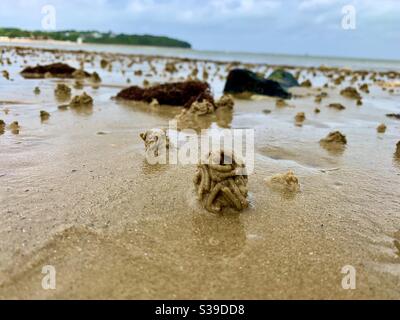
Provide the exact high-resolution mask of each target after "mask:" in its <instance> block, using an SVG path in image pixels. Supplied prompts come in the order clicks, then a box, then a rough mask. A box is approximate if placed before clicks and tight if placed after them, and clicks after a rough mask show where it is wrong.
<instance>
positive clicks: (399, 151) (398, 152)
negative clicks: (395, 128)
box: [394, 141, 400, 158]
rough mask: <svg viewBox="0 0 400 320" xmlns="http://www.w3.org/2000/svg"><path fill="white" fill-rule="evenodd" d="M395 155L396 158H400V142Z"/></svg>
mask: <svg viewBox="0 0 400 320" xmlns="http://www.w3.org/2000/svg"><path fill="white" fill-rule="evenodd" d="M394 155H395V157H396V158H400V141H399V142H397V145H396V152H395V154H394Z"/></svg>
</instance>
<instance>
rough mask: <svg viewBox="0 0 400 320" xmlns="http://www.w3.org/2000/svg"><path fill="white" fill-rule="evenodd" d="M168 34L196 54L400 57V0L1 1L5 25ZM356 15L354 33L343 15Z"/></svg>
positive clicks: (0, 23)
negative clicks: (52, 21) (52, 13)
mask: <svg viewBox="0 0 400 320" xmlns="http://www.w3.org/2000/svg"><path fill="white" fill-rule="evenodd" d="M48 4H50V5H53V6H54V7H55V9H56V18H57V20H56V22H57V29H58V30H64V29H79V30H100V31H109V30H112V31H114V32H125V33H139V34H143V33H147V34H156V35H167V36H171V37H176V38H179V39H182V40H187V41H189V42H190V43H191V44H192V45H193V47H194V48H195V49H204V50H223V51H246V52H266V53H277V54H279V53H284V54H309V55H324V56H326V55H327V56H345V57H349V56H350V57H367V58H385V59H400V0H68V1H67V0H2V1H0V26H1V27H19V28H27V29H35V30H36V29H41V25H42V23H41V21H42V18H43V14H42V13H41V10H42V7H43V6H44V5H48ZM346 5H353V6H354V8H355V9H356V29H355V30H344V29H343V28H342V19H343V16H344V15H343V13H342V9H343V7H344V6H346Z"/></svg>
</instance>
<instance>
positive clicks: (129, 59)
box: [0, 45, 400, 299]
mask: <svg viewBox="0 0 400 320" xmlns="http://www.w3.org/2000/svg"><path fill="white" fill-rule="evenodd" d="M67 49H68V48H66V49H65V50H61V49H43V50H42V49H39V48H29V47H23V48H22V47H13V46H9V45H8V46H3V47H2V50H3V52H2V56H1V61H2V62H3V65H1V66H0V70H7V72H8V73H9V79H6V78H5V77H1V78H0V119H2V120H4V122H5V123H6V124H7V125H8V124H10V123H12V122H13V121H18V123H19V125H20V129H19V132H18V134H15V132H12V130H9V129H8V128H7V129H6V130H5V131H4V133H3V134H0V215H1V223H0V243H1V249H0V298H1V299H5V298H11V299H21V298H22V299H29V298H34V299H76V298H79V299H81V298H84V299H354V298H357V299H373V298H377V299H386V298H389V299H399V298H400V264H399V263H400V246H399V243H400V187H399V186H400V159H399V158H398V157H397V156H396V155H395V151H396V144H397V143H398V141H399V140H400V121H399V120H397V119H395V118H393V117H392V118H389V117H387V116H386V115H387V114H392V113H399V110H400V109H399V98H400V86H398V81H399V78H398V74H397V75H396V76H395V77H397V78H395V79H391V78H390V74H388V71H389V70H387V69H385V70H382V69H379V70H376V69H374V66H371V68H370V69H368V70H365V71H366V75H365V76H364V78H362V77H361V76H358V77H357V79H356V80H355V81H353V82H351V79H352V77H353V76H354V72H355V71H356V70H354V69H353V70H348V69H347V68H348V66H345V65H344V66H343V67H346V69H336V68H335V69H332V70H326V69H327V68H319V66H315V67H311V66H304V67H301V66H285V68H286V70H287V71H289V72H292V73H293V74H295V73H298V75H299V82H303V81H304V80H307V79H309V80H310V81H311V82H312V86H311V87H310V88H306V87H297V88H292V89H290V91H291V93H292V95H293V98H292V99H290V100H288V101H287V104H288V105H287V106H285V107H277V105H276V104H277V99H276V98H272V97H260V96H253V97H252V98H249V99H235V106H234V109H233V110H232V111H231V112H230V113H229V112H228V113H227V114H223V115H222V116H221V117H217V118H210V119H208V118H206V119H204V121H202V122H200V123H197V125H198V126H199V127H201V128H204V129H210V128H217V129H222V128H232V129H236V128H241V129H246V128H251V129H255V172H254V173H253V174H252V175H250V176H249V181H248V189H249V201H250V206H249V208H248V209H246V210H245V211H244V212H242V213H240V214H234V215H232V214H231V215H226V214H225V215H217V214H213V213H209V212H207V211H206V210H205V209H204V208H203V207H202V206H201V204H200V203H199V201H198V200H197V197H196V192H195V188H194V184H193V176H194V175H195V172H196V166H194V165H188V166H183V165H165V166H151V165H149V164H148V163H147V162H146V160H145V151H144V147H143V141H142V140H141V138H140V133H142V132H144V131H146V130H149V129H152V128H165V127H167V126H168V122H169V121H170V120H171V119H173V118H174V117H175V116H177V115H178V114H179V113H180V112H181V108H180V107H171V106H149V105H148V104H146V103H142V102H121V101H117V100H115V99H111V98H112V97H115V96H116V95H117V94H118V92H119V91H120V90H121V89H123V88H126V87H128V86H130V85H140V86H142V85H144V80H147V81H148V83H149V84H150V85H152V84H156V83H164V82H171V81H183V80H185V79H187V78H188V77H189V76H190V75H191V74H192V73H193V69H194V67H196V68H197V69H198V70H199V72H198V77H199V78H201V79H203V77H204V80H206V81H208V83H210V85H211V88H212V91H213V94H214V96H215V97H220V96H221V95H222V91H223V87H224V83H225V79H226V76H227V74H228V70H229V68H232V65H233V64H232V62H231V61H226V62H224V61H211V60H210V61H208V60H206V59H197V60H196V59H194V58H190V59H188V58H187V59H185V58H182V57H181V58H172V57H164V56H162V55H157V54H154V56H148V55H140V54H129V53H94V52H86V51H72V50H67ZM102 59H105V60H107V61H109V63H110V64H111V66H112V68H108V69H107V68H102V67H101V60H102ZM54 62H64V63H67V64H69V65H71V66H74V67H75V68H79V67H83V69H84V70H87V71H88V72H94V71H96V72H97V73H98V74H99V75H100V77H101V79H102V82H101V83H98V84H95V85H94V84H93V83H90V82H89V81H83V83H82V87H79V86H77V84H76V82H75V80H73V79H54V78H48V79H24V78H23V77H22V76H21V74H20V72H21V70H22V69H23V68H24V67H26V66H35V65H36V64H48V63H54ZM167 62H172V63H174V64H175V66H176V67H177V72H175V73H169V72H167V71H165V64H166V63H167ZM235 66H238V67H242V68H247V69H250V70H252V71H254V72H257V73H261V74H263V75H265V76H267V75H268V74H269V73H271V72H272V71H273V70H274V69H276V68H277V67H278V66H277V65H267V64H261V63H248V62H242V61H239V62H237V63H235ZM139 70H140V71H141V72H138V71H139ZM204 70H206V71H207V73H206V74H205V72H204ZM381 72H382V74H380V73H381ZM329 74H332V75H333V77H329V76H328V75H329ZM341 74H343V75H344V79H343V81H341V83H340V84H337V85H335V84H334V81H333V80H334V79H335V78H336V77H337V75H341ZM372 76H374V78H376V79H375V81H374V79H372V78H371V77H372ZM128 79H129V80H128ZM60 83H63V84H67V85H68V86H69V87H70V88H71V89H72V97H73V96H75V95H78V94H82V93H83V92H86V93H87V94H89V95H90V96H91V97H92V98H93V100H94V104H93V107H92V108H90V109H84V110H80V109H76V110H72V109H68V110H62V109H60V108H59V106H60V105H62V104H63V103H65V102H63V101H60V100H59V99H57V97H55V95H54V89H55V88H56V86H57V84H60ZM364 83H367V84H368V85H369V93H365V92H361V91H360V93H361V96H362V105H361V106H360V105H357V101H356V100H354V99H349V98H346V97H344V96H343V95H341V94H340V92H341V90H343V89H344V88H346V87H348V86H350V85H351V86H353V87H356V88H359V86H360V85H362V84H364ZM325 84H327V85H326V86H325ZM36 87H38V88H39V89H40V93H35V92H34V89H35V88H36ZM321 92H325V93H326V97H325V98H323V99H322V101H321V102H319V103H318V102H316V101H315V98H316V96H318V95H320V94H321ZM333 103H336V104H338V103H339V104H342V105H343V106H345V110H342V111H338V110H336V109H335V108H329V107H328V106H329V105H330V104H333ZM316 108H318V109H319V110H320V112H319V113H316V112H315V109H316ZM40 110H45V111H46V112H48V113H49V115H50V117H49V118H48V119H46V120H45V121H43V119H41V118H40V115H39V112H40ZM301 112H304V114H305V121H304V122H302V123H301V125H299V123H296V121H295V116H296V114H298V113H301ZM380 124H385V125H386V126H387V130H386V132H385V133H378V132H377V127H378V126H379V125H380ZM336 130H339V131H340V132H342V133H343V134H345V135H346V137H347V145H346V146H345V147H344V148H342V149H340V150H330V149H327V148H324V147H323V146H321V144H320V143H319V141H320V140H321V139H322V138H324V137H326V136H327V135H328V134H329V133H330V132H332V131H336ZM289 170H291V171H293V172H294V174H295V175H296V176H297V177H298V179H299V182H300V186H301V190H300V192H298V193H285V192H280V191H279V190H273V189H271V188H270V187H269V186H268V185H267V183H266V179H268V178H269V177H271V176H274V175H276V174H279V173H285V172H287V171H289ZM44 265H53V266H55V267H56V269H57V290H50V291H46V290H43V289H42V287H41V281H42V278H43V274H42V273H41V270H42V267H43V266H44ZM347 265H351V266H354V267H355V268H356V270H357V289H356V290H344V289H343V288H342V279H343V276H344V275H343V274H342V273H341V270H342V268H343V267H344V266H347Z"/></svg>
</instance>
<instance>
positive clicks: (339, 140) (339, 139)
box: [320, 131, 347, 145]
mask: <svg viewBox="0 0 400 320" xmlns="http://www.w3.org/2000/svg"><path fill="white" fill-rule="evenodd" d="M320 143H321V144H338V145H346V144H347V138H346V136H345V135H343V134H342V133H341V132H339V131H335V132H331V133H330V134H328V136H327V137H326V138H324V139H322V140H321V141H320Z"/></svg>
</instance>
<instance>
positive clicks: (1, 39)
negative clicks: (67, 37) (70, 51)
mask: <svg viewBox="0 0 400 320" xmlns="http://www.w3.org/2000/svg"><path fill="white" fill-rule="evenodd" d="M0 42H9V43H26V44H34V43H36V44H40V43H43V44H59V45H71V46H79V43H76V42H74V41H62V40H53V39H47V40H45V39H40V40H36V39H32V38H10V37H0Z"/></svg>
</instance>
